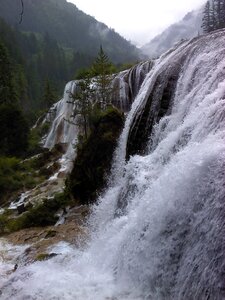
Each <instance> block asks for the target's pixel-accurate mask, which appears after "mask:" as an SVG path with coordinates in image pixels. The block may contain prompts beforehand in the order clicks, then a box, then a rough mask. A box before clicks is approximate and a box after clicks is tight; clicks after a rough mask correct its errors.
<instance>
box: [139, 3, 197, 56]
mask: <svg viewBox="0 0 225 300" xmlns="http://www.w3.org/2000/svg"><path fill="white" fill-rule="evenodd" d="M202 10H203V8H200V9H198V10H194V11H192V12H189V13H188V14H186V15H185V17H184V18H183V19H182V20H181V21H180V22H177V23H174V24H173V25H171V26H170V27H168V28H167V29H166V30H164V31H163V32H162V33H161V34H159V35H157V36H156V37H155V38H154V39H152V40H151V41H150V42H149V43H147V44H145V45H144V46H143V47H142V48H141V50H142V51H143V52H144V54H146V55H147V56H149V57H151V58H154V57H158V56H159V55H161V54H162V53H164V52H165V51H167V50H168V49H169V48H171V47H173V45H174V44H175V43H177V42H179V41H180V40H181V39H189V38H193V37H195V36H197V35H198V34H199V33H201V31H202V29H201V22H202Z"/></svg>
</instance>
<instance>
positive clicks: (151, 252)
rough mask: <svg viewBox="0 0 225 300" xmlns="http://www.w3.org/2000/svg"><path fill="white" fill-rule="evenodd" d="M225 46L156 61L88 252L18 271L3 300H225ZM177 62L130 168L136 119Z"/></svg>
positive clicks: (71, 251)
mask: <svg viewBox="0 0 225 300" xmlns="http://www.w3.org/2000/svg"><path fill="white" fill-rule="evenodd" d="M224 45H225V31H218V32H215V33H212V34H211V35H208V36H202V37H199V38H198V39H194V40H192V41H191V42H185V43H183V44H182V45H180V46H179V47H178V48H177V49H176V50H175V51H173V52H168V53H167V54H166V55H164V56H163V57H162V58H160V59H159V60H158V61H157V62H156V63H155V65H154V66H153V68H152V70H151V71H150V72H149V74H148V75H147V77H146V79H145V81H144V83H143V85H142V88H141V90H140V92H139V94H138V95H137V97H136V100H135V102H134V104H133V106H132V109H131V112H130V113H129V115H128V118H127V121H126V124H125V128H124V131H123V133H122V135H121V138H120V144H119V146H118V149H117V151H116V155H115V162H114V168H113V172H115V173H116V174H112V179H111V182H110V184H109V187H108V189H107V191H106V192H105V193H104V194H103V195H102V196H101V197H100V199H99V203H98V205H96V206H95V207H94V208H93V214H92V215H91V218H90V220H89V225H90V228H91V229H90V230H91V238H90V241H89V242H88V243H87V245H86V247H85V249H76V248H73V247H71V246H70V247H69V246H66V245H64V246H63V245H62V246H61V247H59V249H54V252H57V251H58V252H60V253H62V254H61V255H59V256H57V257H55V258H53V259H51V260H49V261H46V262H36V263H33V264H32V265H29V266H24V267H20V268H18V270H17V271H16V272H15V273H14V274H13V275H10V277H9V278H3V279H2V280H3V282H2V283H0V287H1V299H16V300H20V299H21V300H22V299H49V300H50V299H79V300H81V299H82V300H83V299H92V300H94V299H98V300H103V299H118V300H122V299H133V300H137V299H153V300H160V299H169V300H170V299H175V300H176V299H182V300H187V299H188V300H189V299H213V300H217V299H218V300H221V299H224V298H225V282H224V274H225V255H224V253H225V200H224V199H225V46H224ZM174 62H176V64H177V63H178V62H180V66H181V70H180V73H179V78H178V82H177V85H176V88H175V93H174V97H173V99H172V103H171V110H170V111H169V113H168V115H166V116H164V117H163V118H162V119H161V120H160V121H159V122H158V124H155V126H154V128H153V132H152V135H151V139H150V140H149V145H148V151H147V154H145V156H139V155H134V156H132V157H131V158H130V160H129V161H128V162H127V163H125V153H126V140H127V137H128V131H129V128H130V126H131V124H132V121H133V118H134V116H135V114H136V112H137V111H138V108H139V107H140V106H141V105H142V103H143V102H144V101H145V99H146V97H148V95H150V93H151V89H152V88H153V82H154V81H155V79H156V78H157V75H158V74H159V73H162V72H166V70H167V69H168V68H170V67H171V66H172V65H173V64H174ZM118 172H119V173H118ZM122 174H123V176H122ZM113 175H114V176H113ZM116 175H117V176H116ZM121 199H123V201H124V203H123V205H122V206H121Z"/></svg>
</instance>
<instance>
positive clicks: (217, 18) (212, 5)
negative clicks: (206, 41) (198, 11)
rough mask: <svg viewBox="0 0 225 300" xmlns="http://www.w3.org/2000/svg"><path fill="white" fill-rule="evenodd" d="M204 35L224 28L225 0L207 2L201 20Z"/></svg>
mask: <svg viewBox="0 0 225 300" xmlns="http://www.w3.org/2000/svg"><path fill="white" fill-rule="evenodd" d="M202 28H203V32H204V33H208V32H211V31H214V30H217V29H221V28H225V0H212V1H207V2H206V5H205V8H204V11H203V18H202Z"/></svg>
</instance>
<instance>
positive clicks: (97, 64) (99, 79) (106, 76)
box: [92, 46, 113, 109]
mask: <svg viewBox="0 0 225 300" xmlns="http://www.w3.org/2000/svg"><path fill="white" fill-rule="evenodd" d="M112 71H113V64H112V63H111V62H110V61H109V58H108V56H107V55H106V54H105V52H104V51H103V48H102V46H101V47H100V50H99V52H98V56H97V58H96V59H95V61H94V63H93V65H92V74H93V76H95V77H94V80H93V81H94V85H95V89H96V101H97V103H99V104H100V107H101V108H102V109H105V108H106V106H107V105H110V104H111V102H112V96H113V89H112V80H113V76H112Z"/></svg>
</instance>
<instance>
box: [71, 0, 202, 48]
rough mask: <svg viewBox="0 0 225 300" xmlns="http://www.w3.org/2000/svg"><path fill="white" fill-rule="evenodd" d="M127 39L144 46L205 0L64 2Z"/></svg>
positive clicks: (94, 0)
mask: <svg viewBox="0 0 225 300" xmlns="http://www.w3.org/2000/svg"><path fill="white" fill-rule="evenodd" d="M67 1H68V2H72V3H74V4H76V6H77V7H78V8H79V9H81V10H82V11H84V12H85V13H87V14H89V15H91V16H93V17H95V18H96V19H97V20H98V21H101V22H103V23H105V24H106V25H108V26H109V27H111V28H114V29H115V30H116V31H117V32H118V33H120V34H121V35H122V36H124V37H125V38H126V39H128V40H131V41H136V42H137V43H138V45H142V44H145V43H147V42H149V41H150V40H151V38H153V37H154V36H155V35H156V34H158V33H160V32H161V31H162V30H163V29H165V28H166V27H168V26H169V25H170V24H172V23H174V22H176V21H178V20H180V19H182V18H183V16H184V15H185V14H186V13H187V12H189V11H191V10H193V9H196V8H199V7H200V6H201V5H203V4H204V3H205V2H206V0H135V1H133V0H67Z"/></svg>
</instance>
